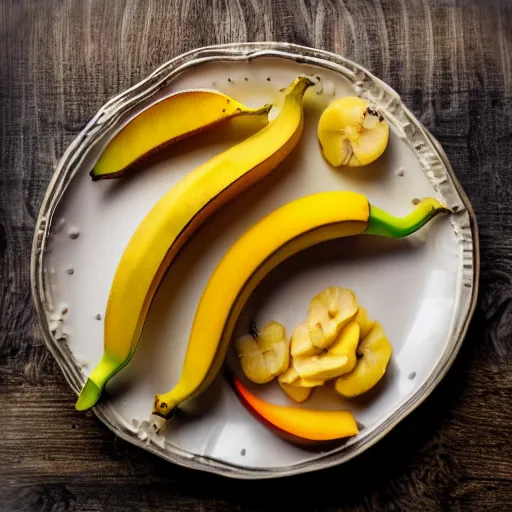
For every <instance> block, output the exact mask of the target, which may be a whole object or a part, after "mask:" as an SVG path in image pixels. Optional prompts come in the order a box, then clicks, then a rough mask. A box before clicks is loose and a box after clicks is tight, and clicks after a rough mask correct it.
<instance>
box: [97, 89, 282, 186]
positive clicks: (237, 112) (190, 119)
mask: <svg viewBox="0 0 512 512" xmlns="http://www.w3.org/2000/svg"><path fill="white" fill-rule="evenodd" d="M271 107H272V105H270V104H268V105H263V106H262V107H260V108H250V107H246V106H245V105H242V103H239V102H238V101H236V100H234V99H233V98H230V97H229V96H226V95H225V94H222V93H220V92H217V91H207V90H191V91H181V92H178V93H176V94H173V95H172V96H169V97H168V98H165V99H163V100H161V101H159V102H158V103H155V104H154V105H152V106H151V107H149V108H147V109H146V110H143V111H142V112H141V113H140V114H139V115H137V116H136V117H135V118H134V119H132V120H131V121H130V122H129V123H128V124H127V125H126V126H125V127H124V128H123V129H122V130H121V131H120V132H119V133H118V134H116V136H115V137H114V138H113V139H112V140H111V141H110V142H109V143H108V145H107V147H106V148H105V149H104V151H103V153H102V154H101V156H100V158H99V160H98V161H97V162H96V165H95V166H94V169H93V170H92V171H91V173H90V175H91V177H92V179H93V181H97V180H102V179H109V178H119V177H120V176H122V175H123V174H124V173H125V172H126V171H127V170H128V169H130V168H131V167H132V166H133V165H135V164H136V163H137V162H139V160H141V159H142V158H144V157H145V156H146V155H148V154H150V153H153V152H154V151H157V150H159V149H161V148H163V147H165V146H168V145H170V144H172V143H174V142H177V141H179V140H182V139H184V138H186V137H189V136H191V135H194V134H196V133H199V132H201V131H203V130H206V129H207V128H211V127H213V126H216V125H218V124H219V123H222V122H224V121H227V120H228V119H232V118H233V117H237V116H243V115H264V116H266V115H267V114H268V112H269V110H270V108H271Z"/></svg>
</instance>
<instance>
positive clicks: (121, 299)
mask: <svg viewBox="0 0 512 512" xmlns="http://www.w3.org/2000/svg"><path fill="white" fill-rule="evenodd" d="M311 85H312V82H311V81H310V80H309V79H307V78H305V77H299V78H297V79H296V80H295V81H294V82H293V83H292V84H291V85H290V87H289V88H288V90H287V92H286V95H285V100H284V104H283V107H282V109H281V111H280V113H279V115H278V116H277V117H276V118H275V119H274V120H273V121H272V122H271V123H269V124H268V125H267V126H266V127H265V128H263V129H262V130H261V131H259V132H257V133H256V134H254V135H253V136H251V137H249V138H248V139H246V140H245V141H243V142H241V143H240V144H237V145H236V146H233V147H232V148H230V149H228V150H227V151H225V152H223V153H221V154H220V155H217V156H216V157H214V158H213V159H211V160H210V161H208V162H206V163H205V164H203V165H202V166H200V167H198V168H197V169H196V170H194V171H193V172H191V173H190V174H188V175H187V176H186V177H185V178H183V179H182V180H181V181H180V182H179V183H178V184H177V185H175V186H174V187H173V188H172V189H171V190H170V191H169V192H167V193H166V194H165V195H164V196H163V197H162V199H160V200H159V201H158V202H157V204H156V205H155V206H154V207H153V208H152V209H151V211H150V212H149V213H148V214H147V215H146V217H145V218H144V219H143V221H142V222H141V224H140V225H139V227H138V228H137V230H136V231H135V233H134V235H133V236H132V238H131V240H130V241H129V243H128V246H127V247H126V249H125V251H124V253H123V255H122V257H121V261H120V262H119V265H118V267H117V270H116V273H115V276H114V280H113V283H112V286H111V289H110V296H109V299H108V303H107V311H106V315H105V331H104V342H105V350H104V354H103V358H102V359H101V361H100V362H99V364H98V365H97V366H96V368H94V370H93V371H92V373H91V374H90V375H89V378H88V379H87V382H86V383H85V386H84V388H83V389H82V391H81V393H80V396H79V398H78V401H77V403H76V408H77V409H78V410H85V409H88V408H90V407H92V406H93V405H94V404H95V403H96V402H97V401H98V399H99V397H100V395H101V392H102V390H103V388H104V386H105V383H106V382H107V381H108V380H109V379H110V378H111V377H112V376H113V375H115V374H116V373H117V372H118V371H120V370H121V369H122V368H123V367H124V366H125V365H126V364H128V362H129V361H130V359H131V358H132V356H133V353H134V351H135V348H136V346H137V343H138V341H139V338H140V334H141V331H142V327H143V325H144V321H145V319H146V315H147V312H148V309H149V306H150V304H151V301H152V299H153V296H154V294H155V292H156V290H157V288H158V285H159V283H160V282H161V281H162V279H163V277H164V274H165V272H166V271H167V269H168V267H169V266H170V264H171V263H172V261H173V259H174V258H175V257H176V255H177V254H178V252H179V251H180V250H181V248H182V247H183V246H184V244H185V243H186V241H187V240H188V239H189V238H190V237H191V236H192V234H193V233H194V232H195V231H197V229H198V228H199V227H200V226H201V224H202V223H203V222H204V220H205V219H206V218H208V217H209V216H210V215H212V214H213V213H214V212H215V211H216V210H218V209H219V208H220V207H221V206H222V205H223V204H225V203H227V202H228V201H229V200H231V199H233V198H234V197H235V196H236V195H238V194H240V193H241V192H243V191H244V190H245V189H247V188H248V187H249V186H250V185H252V184H253V183H255V182H256V181H258V180H259V179H261V178H263V177H264V176H265V175H267V174H268V173H269V172H270V171H272V170H273V169H275V168H276V167H277V165H278V164H280V163H281V162H282V161H283V160H284V158H285V157H286V156H287V155H288V154H289V153H290V152H291V151H292V149H293V148H294V147H295V145H296V144H297V142H298V141H299V138H300V136H301V133H302V127H303V108H302V97H303V95H304V92H305V91H306V89H307V88H308V87H309V86H311Z"/></svg>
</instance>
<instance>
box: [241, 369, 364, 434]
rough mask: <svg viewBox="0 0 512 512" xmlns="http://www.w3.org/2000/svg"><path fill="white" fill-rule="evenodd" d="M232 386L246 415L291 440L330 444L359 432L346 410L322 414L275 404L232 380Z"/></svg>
mask: <svg viewBox="0 0 512 512" xmlns="http://www.w3.org/2000/svg"><path fill="white" fill-rule="evenodd" d="M233 383H234V386H235V389H236V391H237V393H238V394H239V396H240V397H241V398H242V403H244V405H245V406H246V407H247V408H248V409H249V411H250V412H252V413H253V414H254V415H255V416H256V417H260V418H261V419H262V420H264V422H268V423H270V424H271V425H272V426H274V427H276V428H277V429H279V430H280V431H282V432H283V433H286V434H290V435H291V436H293V437H296V438H299V439H303V440H309V441H332V440H335V439H342V438H344V437H349V436H354V435H356V434H357V433H358V432H359V429H358V427H357V424H356V421H355V419H354V416H353V414H352V413H351V412H350V411H323V410H319V409H302V408H298V407H284V406H281V405H275V404H271V403H269V402H265V401H264V400H261V399H260V398H258V397H257V396H255V395H253V394H252V393H251V392H250V391H248V390H247V389H246V388H245V387H244V385H243V384H242V383H241V382H240V381H239V380H238V379H237V378H236V377H233Z"/></svg>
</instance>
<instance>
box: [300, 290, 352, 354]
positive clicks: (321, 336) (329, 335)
mask: <svg viewBox="0 0 512 512" xmlns="http://www.w3.org/2000/svg"><path fill="white" fill-rule="evenodd" d="M357 310H358V306H357V302H356V297H355V295H354V293H353V292H352V291H351V290H348V289H346V288H340V287H339V286H329V287H328V288H326V289H325V290H323V291H322V292H320V293H319V294H317V295H316V296H315V297H313V299H311V301H310V303H309V308H308V328H309V335H310V337H311V342H312V343H313V345H314V346H315V347H317V348H319V349H325V348H328V347H329V346H331V345H332V344H333V343H334V340H335V339H336V338H337V336H338V334H339V333H340V331H341V329H342V328H343V327H344V326H345V325H346V324H347V323H348V322H350V320H352V319H353V318H354V317H355V316H356V314H357Z"/></svg>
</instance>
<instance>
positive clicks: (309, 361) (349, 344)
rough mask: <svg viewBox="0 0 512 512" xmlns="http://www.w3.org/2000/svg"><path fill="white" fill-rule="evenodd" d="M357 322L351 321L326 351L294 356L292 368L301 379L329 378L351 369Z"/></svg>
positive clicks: (357, 337) (357, 340) (356, 343)
mask: <svg viewBox="0 0 512 512" xmlns="http://www.w3.org/2000/svg"><path fill="white" fill-rule="evenodd" d="M359 330H360V329H359V324H358V323H357V322H355V321H351V322H350V323H349V324H348V325H346V326H345V327H344V328H343V329H342V331H341V333H340V335H339V337H338V339H337V340H336V341H335V342H334V344H333V345H332V346H331V347H330V349H328V350H326V352H324V353H322V354H320V355H315V356H310V357H304V358H294V359H293V368H294V369H295V371H296V372H297V373H298V375H299V377H301V378H302V379H318V380H329V379H334V378H336V377H339V376H340V375H343V374H344V373H347V372H350V371H351V370H353V368H354V366H355V365H356V362H357V358H356V349H357V345H358V343H359Z"/></svg>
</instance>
